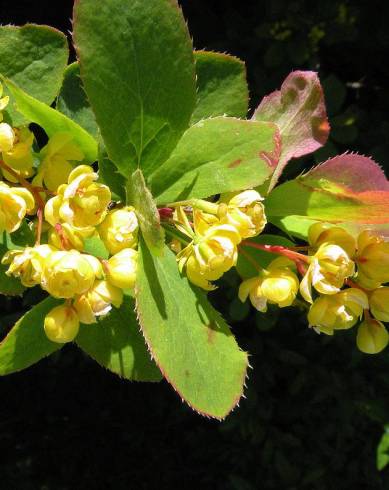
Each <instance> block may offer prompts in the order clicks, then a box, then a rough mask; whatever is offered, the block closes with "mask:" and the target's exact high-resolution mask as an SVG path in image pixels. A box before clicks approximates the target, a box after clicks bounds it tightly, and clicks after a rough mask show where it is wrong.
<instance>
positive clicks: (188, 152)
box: [150, 117, 278, 204]
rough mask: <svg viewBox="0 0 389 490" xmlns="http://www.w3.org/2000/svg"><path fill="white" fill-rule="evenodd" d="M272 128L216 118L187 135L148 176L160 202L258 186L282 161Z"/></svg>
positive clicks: (201, 122) (272, 125) (198, 126)
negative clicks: (277, 160)
mask: <svg viewBox="0 0 389 490" xmlns="http://www.w3.org/2000/svg"><path fill="white" fill-rule="evenodd" d="M277 134H278V130H277V127H276V126H275V125H274V124H271V123H260V122H251V121H243V120H240V119H235V118H225V117H217V118H214V119H207V120H204V121H200V122H198V123H197V124H195V125H194V126H192V127H191V128H190V129H188V131H187V132H186V133H185V134H184V136H183V137H182V139H181V141H180V142H179V144H178V145H177V147H176V149H175V150H174V151H173V153H172V154H171V156H170V158H169V159H168V160H167V161H166V162H165V163H164V164H163V165H162V166H161V167H160V168H159V169H158V170H157V171H156V172H154V173H153V174H152V175H151V177H150V187H151V191H152V192H153V194H154V195H155V196H156V201H157V203H158V204H164V203H168V202H174V201H180V200H183V199H189V198H194V197H197V198H204V197H209V196H211V195H213V194H218V193H222V192H230V191H234V190H240V189H245V188H248V187H255V186H257V185H260V184H262V183H263V182H264V181H265V180H266V179H267V178H268V177H269V176H270V175H271V173H272V172H273V170H274V168H273V167H272V161H273V160H276V159H277V158H278V154H277V151H278V146H277Z"/></svg>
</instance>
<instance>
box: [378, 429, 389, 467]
mask: <svg viewBox="0 0 389 490" xmlns="http://www.w3.org/2000/svg"><path fill="white" fill-rule="evenodd" d="M388 464H389V428H388V427H387V426H386V427H385V432H384V433H383V434H382V437H381V440H380V442H379V444H378V446H377V469H378V470H380V471H381V470H383V469H384V468H385V467H386V466H387V465H388Z"/></svg>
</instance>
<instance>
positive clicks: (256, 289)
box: [238, 257, 299, 312]
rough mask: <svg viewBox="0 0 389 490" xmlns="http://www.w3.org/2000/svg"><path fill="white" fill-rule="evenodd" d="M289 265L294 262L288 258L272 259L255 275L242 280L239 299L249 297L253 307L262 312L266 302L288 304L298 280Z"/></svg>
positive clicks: (280, 304) (280, 305)
mask: <svg viewBox="0 0 389 490" xmlns="http://www.w3.org/2000/svg"><path fill="white" fill-rule="evenodd" d="M289 267H294V264H293V263H292V262H291V261H289V260H288V259H285V258H282V257H280V258H279V259H275V260H273V262H271V263H270V264H269V266H268V267H267V269H263V270H262V271H261V272H260V273H259V275H258V276H257V277H252V278H250V279H246V280H245V281H243V282H242V284H241V285H240V287H239V293H238V296H239V299H240V300H241V301H242V302H244V301H246V299H247V298H248V297H249V298H250V301H251V304H252V305H253V306H254V308H255V309H257V310H258V311H262V312H265V311H266V310H267V303H271V304H277V305H278V306H279V307H280V308H283V307H286V306H290V305H291V304H292V303H293V301H294V300H295V298H296V295H297V292H298V289H299V280H298V277H297V276H296V274H295V273H294V272H293V271H292V270H291V269H290V268H289Z"/></svg>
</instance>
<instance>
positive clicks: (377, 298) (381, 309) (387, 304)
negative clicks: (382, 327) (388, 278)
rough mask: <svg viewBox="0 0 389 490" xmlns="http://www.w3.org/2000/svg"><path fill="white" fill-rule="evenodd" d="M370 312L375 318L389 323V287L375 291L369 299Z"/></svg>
mask: <svg viewBox="0 0 389 490" xmlns="http://www.w3.org/2000/svg"><path fill="white" fill-rule="evenodd" d="M369 303H370V311H371V313H372V315H373V316H374V318H376V319H377V320H380V321H381V322H389V287H384V286H383V287H380V288H378V289H375V290H374V291H373V292H372V293H371V294H370V297H369Z"/></svg>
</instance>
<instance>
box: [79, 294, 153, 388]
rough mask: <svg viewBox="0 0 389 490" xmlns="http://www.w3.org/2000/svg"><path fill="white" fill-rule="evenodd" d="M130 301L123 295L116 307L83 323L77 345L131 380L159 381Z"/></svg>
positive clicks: (104, 364) (102, 363) (108, 367)
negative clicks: (91, 321)
mask: <svg viewBox="0 0 389 490" xmlns="http://www.w3.org/2000/svg"><path fill="white" fill-rule="evenodd" d="M134 308H135V305H134V300H133V299H132V298H129V297H126V298H125V300H124V303H123V304H122V306H121V307H120V308H119V309H116V308H114V309H113V310H112V312H111V313H110V314H109V315H108V316H107V317H104V318H103V319H102V320H100V321H99V322H98V324H92V325H83V326H82V328H81V330H80V333H79V334H78V336H77V339H76V343H77V345H78V346H79V347H80V348H81V349H82V350H83V351H85V352H86V353H87V354H89V355H90V356H91V357H92V358H93V359H95V360H96V361H97V362H98V363H99V364H101V365H102V366H103V367H105V368H107V369H109V370H110V371H112V372H114V373H116V374H118V375H119V376H120V377H123V378H126V379H130V380H133V381H159V380H160V379H161V378H162V376H161V373H160V372H159V370H158V369H157V367H156V366H155V364H154V363H153V362H152V361H151V359H150V355H149V353H148V352H147V349H146V345H145V342H144V339H143V337H142V335H141V333H140V332H139V326H138V323H137V321H136V316H135V313H134Z"/></svg>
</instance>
